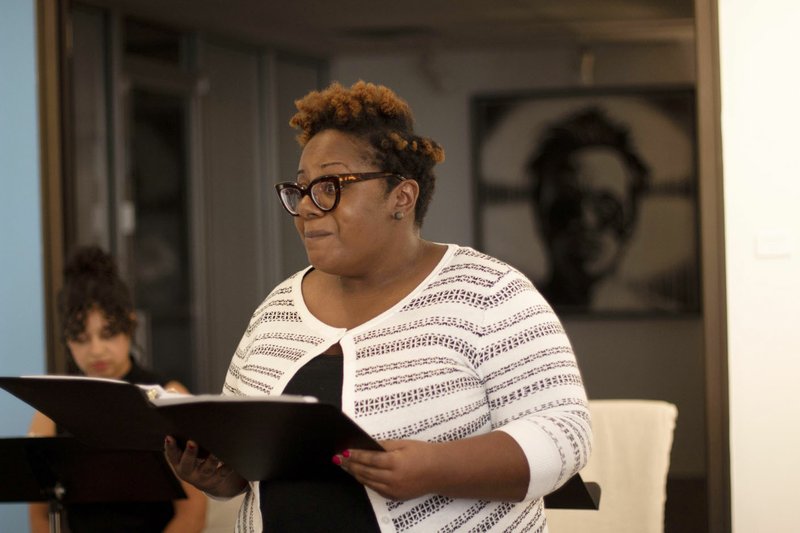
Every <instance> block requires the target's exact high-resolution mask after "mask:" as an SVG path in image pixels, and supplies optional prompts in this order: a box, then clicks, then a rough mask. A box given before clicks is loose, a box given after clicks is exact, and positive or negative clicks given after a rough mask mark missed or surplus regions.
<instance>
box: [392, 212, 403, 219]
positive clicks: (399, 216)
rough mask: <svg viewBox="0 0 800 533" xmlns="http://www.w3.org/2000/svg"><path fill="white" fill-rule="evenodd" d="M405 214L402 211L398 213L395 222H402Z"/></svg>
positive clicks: (395, 215) (394, 216)
mask: <svg viewBox="0 0 800 533" xmlns="http://www.w3.org/2000/svg"><path fill="white" fill-rule="evenodd" d="M404 216H405V214H404V213H403V212H402V211H396V212H395V213H394V215H393V218H394V219H395V220H402V219H403V217H404Z"/></svg>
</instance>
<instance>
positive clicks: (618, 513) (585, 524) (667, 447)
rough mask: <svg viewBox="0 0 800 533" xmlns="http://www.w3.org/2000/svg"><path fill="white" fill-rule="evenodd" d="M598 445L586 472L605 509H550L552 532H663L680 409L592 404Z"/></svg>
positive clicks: (659, 404)
mask: <svg viewBox="0 0 800 533" xmlns="http://www.w3.org/2000/svg"><path fill="white" fill-rule="evenodd" d="M589 411H590V413H591V416H592V430H593V433H594V444H593V446H592V448H593V449H592V456H591V457H590V459H589V463H588V464H587V465H586V467H585V468H584V469H583V470H582V471H581V477H582V478H583V479H584V480H585V481H595V482H597V483H599V484H600V489H601V491H602V492H601V497H600V509H599V510H597V511H589V510H567V509H548V510H547V511H546V513H547V520H548V524H549V530H550V533H577V532H580V533H612V532H613V533H663V531H664V503H665V502H666V499H667V471H668V470H669V460H670V451H671V450H672V436H673V432H674V429H675V421H676V418H677V415H678V409H677V408H676V407H675V406H674V405H673V404H671V403H668V402H663V401H656V400H592V401H590V402H589Z"/></svg>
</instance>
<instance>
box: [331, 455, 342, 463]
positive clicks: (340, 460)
mask: <svg viewBox="0 0 800 533" xmlns="http://www.w3.org/2000/svg"><path fill="white" fill-rule="evenodd" d="M331 461H333V464H335V465H340V464H342V459H341V458H340V457H339V456H338V455H334V456H333V459H331Z"/></svg>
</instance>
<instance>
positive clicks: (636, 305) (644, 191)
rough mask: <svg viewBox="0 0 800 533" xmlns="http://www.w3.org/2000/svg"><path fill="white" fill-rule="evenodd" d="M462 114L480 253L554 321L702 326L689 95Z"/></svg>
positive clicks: (484, 103)
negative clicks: (579, 318)
mask: <svg viewBox="0 0 800 533" xmlns="http://www.w3.org/2000/svg"><path fill="white" fill-rule="evenodd" d="M471 114H472V117H471V118H472V122H471V123H472V135H473V143H472V144H473V150H472V154H473V177H474V179H473V183H474V199H475V205H474V213H475V245H476V247H477V248H478V249H479V250H481V251H483V252H485V253H487V254H489V255H492V256H494V257H497V258H498V259H501V260H503V261H506V262H507V263H509V264H511V265H512V266H514V267H515V268H517V269H519V270H520V271H521V272H523V273H524V274H525V275H527V276H528V278H530V280H531V281H532V282H533V284H534V285H535V286H536V287H537V289H538V290H539V291H540V292H541V293H542V294H543V295H544V296H545V298H546V299H547V300H548V302H549V303H550V304H551V305H552V307H553V308H554V309H555V310H556V311H557V312H558V313H559V314H573V315H583V316H626V315H627V316H652V315H662V316H669V315H685V314H696V313H699V311H700V265H699V229H698V227H699V222H698V221H699V217H698V202H697V191H698V177H697V153H696V151H697V149H696V146H697V143H696V138H697V135H696V103H695V92H694V89H693V88H691V87H685V86H680V87H675V86H672V87H642V88H579V89H565V90H548V91H526V92H517V93H508V94H494V95H492V94H490V95H477V96H475V97H473V98H472V101H471Z"/></svg>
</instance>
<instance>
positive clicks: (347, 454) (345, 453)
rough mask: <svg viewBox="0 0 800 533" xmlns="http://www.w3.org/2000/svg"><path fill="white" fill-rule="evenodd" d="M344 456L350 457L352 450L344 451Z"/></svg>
mask: <svg viewBox="0 0 800 533" xmlns="http://www.w3.org/2000/svg"><path fill="white" fill-rule="evenodd" d="M342 457H350V450H345V451H343V452H342Z"/></svg>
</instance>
